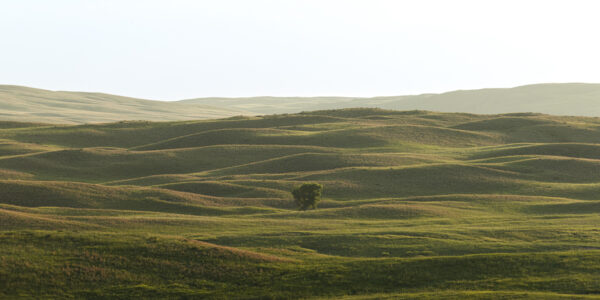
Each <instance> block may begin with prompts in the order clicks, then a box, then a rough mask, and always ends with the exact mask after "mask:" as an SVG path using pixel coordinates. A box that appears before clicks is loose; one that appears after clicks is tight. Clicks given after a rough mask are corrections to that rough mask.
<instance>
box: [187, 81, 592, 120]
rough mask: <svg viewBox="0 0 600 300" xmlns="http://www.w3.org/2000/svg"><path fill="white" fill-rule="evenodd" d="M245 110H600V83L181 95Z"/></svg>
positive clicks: (585, 113) (580, 112)
mask: <svg viewBox="0 0 600 300" xmlns="http://www.w3.org/2000/svg"><path fill="white" fill-rule="evenodd" d="M182 102H184V103H187V104H205V105H213V106H217V107H223V108H225V107H228V108H236V109H241V110H246V111H249V112H253V113H255V114H274V113H296V112H300V111H309V110H317V109H336V108H351V107H374V108H383V109H395V110H415V109H418V110H430V111H439V112H466V113H474V114H505V113H519V112H536V113H545V114H553V115H572V116H593V117H597V116H600V84H585V83H558V84H534V85H526V86H520V87H515V88H495V89H481V90H461V91H452V92H448V93H442V94H423V95H407V96H389V97H374V98H360V97H313V98H302V97H295V98H294V97H253V98H235V99H228V98H200V99H191V100H184V101H182Z"/></svg>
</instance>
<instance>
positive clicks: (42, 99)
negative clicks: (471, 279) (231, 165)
mask: <svg viewBox="0 0 600 300" xmlns="http://www.w3.org/2000/svg"><path fill="white" fill-rule="evenodd" d="M242 113H243V112H242V111H238V110H235V109H227V108H220V107H213V106H210V105H203V104H186V105H182V104H181V103H168V102H163V101H151V100H142V99H134V98H127V97H121V96H115V95H108V94H101V93H82V92H62V91H48V90H42V89H34V88H28V87H22V86H13V85H0V119H1V120H3V121H24V120H26V121H30V122H39V123H59V124H81V123H104V122H115V121H121V120H149V121H173V120H192V119H207V118H222V117H227V116H233V115H239V114H242Z"/></svg>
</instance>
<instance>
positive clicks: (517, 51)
mask: <svg viewBox="0 0 600 300" xmlns="http://www.w3.org/2000/svg"><path fill="white" fill-rule="evenodd" d="M598 12H600V1H594V0H590V1H582V0H579V1H578V0H568V1H567V0H565V1H553V0H544V1H537V0H519V1H512V0H498V1H493V0H485V1H483V0H473V1H468V0H453V1H448V0H441V1H434V0H414V1H402V0H238V1H236V0H214V1H210V0H195V1H194V0H189V1H186V0H163V1H153V0H118V1H115V0H53V1H48V0H37V1H36V0H18V1H17V0H14V1H11V0H0V84H15V85H25V86H31V87H37V88H44V89H51V90H70V91H93V92H105V93H111V94H118V95H125V96H131V97H138V98H146V99H156V100H180V99H188V98H196V97H209V96H224V97H243V96H264V95H270V96H363V97H367V96H384V95H404V94H419V93H429V92H432V93H433V92H436V93H437V92H444V91H450V90H457V89H475V88H486V87H512V86H518V85H524V84H533V83H547V82H592V83H598V82H600V71H599V70H600V38H598V30H599V29H600V18H599V17H598Z"/></svg>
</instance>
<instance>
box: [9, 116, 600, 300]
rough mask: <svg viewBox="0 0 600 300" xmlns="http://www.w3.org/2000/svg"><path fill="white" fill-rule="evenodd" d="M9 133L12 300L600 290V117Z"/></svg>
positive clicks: (260, 120)
mask: <svg viewBox="0 0 600 300" xmlns="http://www.w3.org/2000/svg"><path fill="white" fill-rule="evenodd" d="M3 124H4V125H1V124H0V192H1V193H0V298H94V299H105V298H106V299H108V298H111V299H112V298H123V299H131V298H182V299H224V298H237V299H290V298H314V299H465V298H471V299H600V230H599V229H598V226H599V225H600V214H599V213H600V154H599V153H600V152H599V150H600V119H598V118H590V117H565V116H554V115H545V114H535V113H511V114H494V115H476V114H467V113H440V112H428V111H418V110H413V111H395V110H383V109H372V108H360V109H341V110H321V111H313V112H305V113H299V114H289V115H269V116H259V117H257V116H254V117H231V118H225V119H218V120H195V121H190V120H188V121H177V122H147V121H137V122H116V123H106V124H87V125H47V124H40V123H18V122H5V123H3ZM313 181H314V182H319V183H321V184H323V185H324V187H325V189H324V196H323V200H322V201H321V203H320V205H319V209H317V210H310V211H306V212H300V211H298V210H297V209H296V208H295V207H294V204H293V201H292V199H291V194H290V190H291V189H292V188H293V187H294V186H296V185H298V184H301V183H303V182H313Z"/></svg>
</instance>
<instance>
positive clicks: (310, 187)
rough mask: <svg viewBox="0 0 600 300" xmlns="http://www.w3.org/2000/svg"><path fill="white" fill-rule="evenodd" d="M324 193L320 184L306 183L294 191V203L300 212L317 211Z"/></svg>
mask: <svg viewBox="0 0 600 300" xmlns="http://www.w3.org/2000/svg"><path fill="white" fill-rule="evenodd" d="M322 193H323V186H322V185H320V184H318V183H304V184H302V185H300V186H297V187H295V188H294V189H293V190H292V195H293V196H294V201H295V202H296V205H297V206H298V208H299V209H300V210H307V209H308V208H312V209H316V208H317V204H318V203H319V201H320V200H321V194H322Z"/></svg>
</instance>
